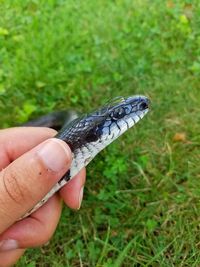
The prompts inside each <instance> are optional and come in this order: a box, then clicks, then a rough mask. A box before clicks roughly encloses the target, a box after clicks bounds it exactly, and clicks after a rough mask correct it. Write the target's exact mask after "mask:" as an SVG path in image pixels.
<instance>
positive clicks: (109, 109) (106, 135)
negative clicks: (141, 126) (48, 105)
mask: <svg viewBox="0 0 200 267" xmlns="http://www.w3.org/2000/svg"><path fill="white" fill-rule="evenodd" d="M149 103H150V101H149V99H148V98H147V97H145V96H141V95H136V96H130V97H127V98H124V97H117V98H115V99H113V100H112V101H110V102H109V103H108V104H106V105H105V106H103V107H100V108H99V109H97V110H96V111H94V112H91V113H89V114H87V115H84V116H81V117H78V118H76V119H73V120H72V121H71V122H70V123H68V124H66V125H64V126H63V128H62V129H61V130H60V131H59V132H58V134H57V135H56V136H55V137H56V138H59V139H62V140H64V141H65V142H66V143H67V144H68V145H69V146H70V148H71V151H72V153H73V160H72V164H71V167H70V169H69V171H68V172H67V173H66V174H65V175H64V176H63V177H62V178H61V179H60V181H59V182H58V183H57V184H56V185H55V186H54V187H53V188H52V189H51V190H50V191H49V192H48V193H47V195H46V196H45V197H44V198H43V199H41V201H40V202H38V203H37V204H36V205H35V206H34V207H33V208H32V209H31V210H29V211H28V212H27V213H26V214H25V215H24V216H23V218H24V217H27V216H29V215H30V214H31V213H33V212H34V211H36V210H37V209H38V208H39V207H41V206H42V205H43V204H44V203H45V202H46V201H47V200H48V199H49V198H50V197H51V196H52V195H53V194H54V193H55V192H57V191H58V190H59V189H60V188H61V187H63V186H64V185H65V184H66V183H68V182H69V181H70V180H71V179H72V178H73V177H74V176H75V175H76V174H77V173H78V172H79V171H80V170H81V169H82V168H83V167H85V166H87V165H88V163H89V162H90V161H91V160H92V159H93V158H94V157H95V156H96V155H97V154H98V153H99V152H100V151H101V150H103V149H104V148H105V147H107V146H108V145H109V144H110V143H111V142H113V141H114V140H115V139H117V138H118V137H119V136H120V135H122V134H123V133H124V132H125V131H126V130H128V129H129V128H131V127H132V126H133V125H135V124H136V123H137V122H138V121H139V120H140V119H142V118H143V117H144V115H145V114H146V113H147V112H148V111H149ZM56 116H57V117H56ZM62 116H64V115H63V114H62ZM54 117H55V118H56V121H58V120H59V117H60V113H56V114H54ZM44 121H45V117H42V118H41V119H39V120H38V124H37V121H36V123H32V124H33V125H34V126H43V125H45V123H44ZM29 125H31V123H29ZM45 126H49V125H48V124H47V125H45Z"/></svg>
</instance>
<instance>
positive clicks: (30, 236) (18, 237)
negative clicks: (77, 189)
mask: <svg viewBox="0 0 200 267" xmlns="http://www.w3.org/2000/svg"><path fill="white" fill-rule="evenodd" d="M60 214H61V199H60V196H59V195H58V194H55V195H54V196H53V197H52V198H50V199H49V201H48V202H47V203H45V204H44V205H43V206H42V207H41V208H40V209H39V210H37V211H36V212H34V213H33V214H32V215H31V217H28V218H25V219H23V220H21V221H18V222H16V223H15V224H14V225H12V226H11V227H10V228H9V229H7V230H6V231H5V232H4V233H3V234H2V235H0V252H2V251H9V250H13V249H16V248H29V247H36V246H40V245H43V244H45V243H46V242H47V241H48V240H49V239H50V238H51V236H52V235H53V233H54V231H55V229H56V226H57V224H58V221H59V218H60Z"/></svg>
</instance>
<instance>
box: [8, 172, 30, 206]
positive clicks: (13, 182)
mask: <svg viewBox="0 0 200 267" xmlns="http://www.w3.org/2000/svg"><path fill="white" fill-rule="evenodd" d="M3 184H4V189H5V191H6V193H7V195H8V197H9V198H10V199H12V200H13V201H14V202H15V203H17V204H22V203H24V201H26V195H27V192H26V191H27V188H25V187H24V186H23V184H21V183H20V181H19V174H18V173H17V170H15V169H14V168H10V169H9V171H7V170H6V169H5V171H4V174H3Z"/></svg>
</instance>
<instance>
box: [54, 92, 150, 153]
mask: <svg viewBox="0 0 200 267" xmlns="http://www.w3.org/2000/svg"><path fill="white" fill-rule="evenodd" d="M149 103H150V101H149V99H148V98H147V97H145V96H130V97H127V98H124V97H118V98H114V99H113V100H112V101H110V102H109V103H108V104H106V105H105V106H103V107H101V108H100V109H98V110H97V111H95V112H92V113H89V114H87V115H85V116H83V117H80V118H78V119H76V120H74V121H73V122H72V123H71V124H70V125H69V126H67V127H66V128H64V129H63V130H62V131H61V132H60V133H59V134H58V137H59V138H61V139H63V140H65V141H66V142H67V143H68V144H69V145H70V147H71V149H72V150H75V149H77V148H81V147H85V146H88V145H89V144H92V145H93V146H94V150H95V148H96V151H98V152H99V151H100V150H102V149H103V148H104V147H106V146H107V145H108V144H110V143H111V142H112V141H114V140H115V139H116V138H118V137H119V136H120V135H122V134H123V133H124V132H125V131H126V130H128V129H129V128H131V127H132V126H133V125H134V124H135V123H137V122H138V121H139V120H140V119H142V118H143V117H144V115H145V114H146V113H147V112H148V111H149Z"/></svg>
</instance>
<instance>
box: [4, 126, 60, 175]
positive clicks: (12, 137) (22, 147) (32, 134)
mask: <svg viewBox="0 0 200 267" xmlns="http://www.w3.org/2000/svg"><path fill="white" fill-rule="evenodd" d="M56 133H57V132H56V131H55V130H53V129H50V128H45V127H17V128H10V129H4V130H0V148H1V149H0V159H1V161H0V170H1V169H2V168H5V167H6V166H7V165H8V164H9V163H10V162H12V161H13V160H15V159H16V158H18V157H19V156H21V155H22V154H24V153H25V152H27V151H29V150H30V149H32V148H33V147H35V146H36V145H38V144H39V143H41V142H43V141H44V140H46V139H48V138H51V137H53V136H55V135H56Z"/></svg>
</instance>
